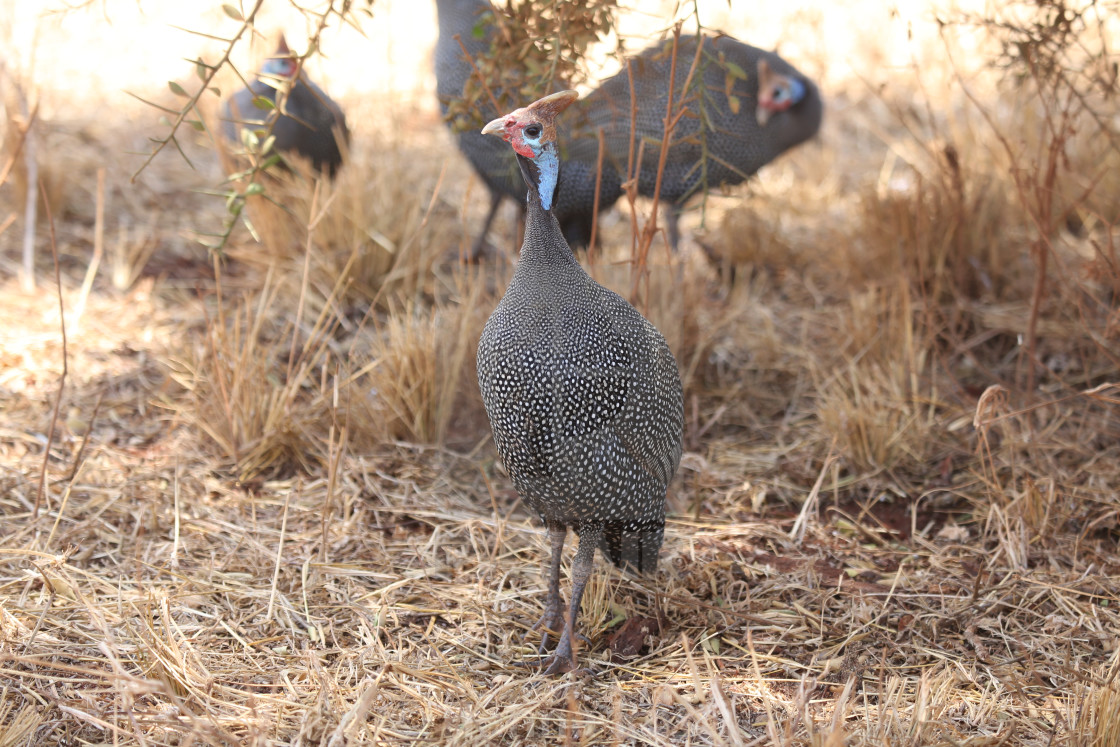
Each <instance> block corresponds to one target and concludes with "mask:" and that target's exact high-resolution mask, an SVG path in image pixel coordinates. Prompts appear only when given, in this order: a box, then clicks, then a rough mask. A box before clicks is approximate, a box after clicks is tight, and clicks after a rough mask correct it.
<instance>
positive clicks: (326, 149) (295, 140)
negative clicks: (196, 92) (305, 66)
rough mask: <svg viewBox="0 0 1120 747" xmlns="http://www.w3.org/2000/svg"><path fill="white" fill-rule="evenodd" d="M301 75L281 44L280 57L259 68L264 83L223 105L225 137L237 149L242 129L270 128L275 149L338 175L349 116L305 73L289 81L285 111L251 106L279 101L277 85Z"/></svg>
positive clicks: (255, 82) (251, 86) (259, 80)
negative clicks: (257, 103)
mask: <svg viewBox="0 0 1120 747" xmlns="http://www.w3.org/2000/svg"><path fill="white" fill-rule="evenodd" d="M296 72H297V66H296V61H295V60H294V59H292V58H291V57H290V52H289V50H288V46H287V44H286V43H285V42H284V40H283V39H281V40H280V47H279V49H277V51H276V54H275V55H274V56H273V57H271V58H269V60H268V61H266V62H265V64H264V66H263V67H262V69H261V73H262V75H263V76H264V79H262V78H261V77H257V78H254V79H253V80H252V81H251V82H250V84H249V86H248V87H247V88H242V89H241V90H239V91H237V92H236V93H234V94H233V95H232V96H230V97H229V98H228V99H227V100H226V101H225V102H224V103H223V104H222V112H221V119H222V133H223V135H224V136H225V138H226V139H227V140H228V141H229V142H230V143H232V144H234V145H235V146H237V145H240V144H241V130H242V129H243V128H246V127H248V128H252V129H258V130H267V131H269V132H270V133H271V135H272V136H273V137H274V138H275V140H274V143H273V147H274V148H275V149H276V150H277V151H279V152H281V153H285V154H289V153H295V154H298V155H300V156H301V157H303V158H306V159H307V160H308V161H310V162H311V165H312V166H313V167H314V168H315V170H316V171H319V172H323V173H326V174H329V175H330V176H334V175H335V173H336V172H337V171H338V168H339V167H340V166H341V165H342V148H341V147H340V146H339V141H340V140H341V141H342V142H343V143H346V142H348V141H349V138H350V131H349V130H348V129H347V127H346V117H345V115H344V114H343V113H342V108H341V107H339V105H338V104H337V103H335V102H334V100H333V99H331V98H330V96H328V95H327V94H326V92H325V91H323V89H322V88H320V87H319V86H317V85H315V83H313V82H312V81H311V79H310V78H308V77H307V74H306V73H304V72H303V71H299V78H298V79H296V80H294V81H293V82H292V83H291V86H290V88H289V90H288V92H287V95H286V96H285V97H284V99H283V104H282V110H280V109H276V108H273V109H262V108H259V107H257V106H256V105H255V104H254V103H253V102H254V100H256V99H257V98H265V99H268V100H269V101H271V102H272V103H273V104H274V105H275V104H276V103H277V101H276V99H277V86H278V85H281V84H282V81H284V80H291V79H292V78H293V77H294V76H295V75H296Z"/></svg>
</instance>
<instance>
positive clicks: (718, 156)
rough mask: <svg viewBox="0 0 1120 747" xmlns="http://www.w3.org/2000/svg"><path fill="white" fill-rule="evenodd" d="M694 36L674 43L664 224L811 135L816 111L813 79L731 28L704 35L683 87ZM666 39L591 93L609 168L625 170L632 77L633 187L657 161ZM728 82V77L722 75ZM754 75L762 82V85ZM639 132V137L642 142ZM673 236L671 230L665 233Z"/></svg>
mask: <svg viewBox="0 0 1120 747" xmlns="http://www.w3.org/2000/svg"><path fill="white" fill-rule="evenodd" d="M699 40H700V37H696V36H692V35H682V36H681V37H680V41H679V43H678V46H677V67H676V75H675V76H674V77H673V97H674V100H680V98H681V96H682V92H683V94H684V105H685V106H686V108H687V109H688V113H687V114H686V115H685V116H683V117H682V118H681V119H680V121H679V123H678V124H677V126H676V128H675V129H674V131H673V140H672V143H671V145H670V149H669V153H668V155H667V158H666V161H665V170H664V173H663V174H662V179H661V199H662V200H663V201H665V202H667V203H668V204H669V205H670V206H671V208H672V209H671V210H670V216H671V217H670V220H671V223H670V227H671V231H674V232H675V218H676V216H677V215H678V214H679V212H680V210H681V209H682V208H683V207H684V204H685V202H686V201H687V200H688V199H689V198H690V197H692V196H693V195H695V194H697V193H699V192H704V191H707V190H709V189H713V188H716V187H720V186H723V185H732V184H739V183H740V182H742V181H744V180H746V179H747V178H749V177H750V176H752V175H753V174H754V173H755V172H757V171H758V170H759V169H760V168H762V167H763V166H765V165H766V164H768V163H770V162H771V161H773V160H774V159H775V158H777V157H778V156H780V155H781V154H782V153H784V152H785V151H787V150H789V149H790V148H793V147H794V146H797V145H800V144H801V143H803V142H805V141H806V140H808V139H809V138H811V137H813V136H814V135H816V133H817V131H818V130H819V129H820V125H821V118H822V116H823V112H824V109H823V103H822V101H821V96H820V91H819V90H818V89H817V86H816V85H815V84H814V83H813V82H812V81H811V80H809V79H808V78H806V77H805V76H803V75H802V74H801V73H799V72H798V71H797V70H796V69H795V68H794V67H793V66H792V65H790V64H789V63H788V62H786V61H785V60H783V59H782V58H781V57H779V56H778V55H776V54H774V53H773V52H767V51H766V50H763V49H759V48H757V47H752V46H750V45H748V44H743V43H742V42H740V41H737V40H735V39H732V38H731V37H727V36H721V37H704V38H703V44H702V46H701V49H700V58H699V63H698V65H699V67H698V70H699V71H700V72H699V79H698V80H694V81H693V83H692V84H691V85H690V86H689V88H688V90H687V91H684V90H683V89H684V87H685V83H686V81H687V79H688V75H689V70H690V68H691V67H692V63H693V59H694V58H695V57H696V52H697V45H698V44H699V43H700V41H699ZM672 47H673V40H672V39H667V40H665V41H662V42H658V43H656V44H653V45H651V46H650V47H648V48H647V49H645V50H644V51H643V52H642V53H641V54H640V55H638V56H637V57H635V58H634V59H633V60H631V63H630V65H631V72H630V73H628V72H627V71H626V70H625V69H623V70H622V71H621V72H619V73H617V74H616V75H614V76H612V77H610V78H608V79H607V80H605V81H603V82H602V83H601V84H600V85H599V87H598V88H597V89H595V90H594V91H593V92H591V94H590V95H588V97H587V100H586V102H585V103H584V106H583V111H584V112H585V115H586V117H587V119H588V120H589V122H588V124H589V126H590V127H591V128H592V129H593V130H595V129H602V130H603V132H604V136H605V139H606V149H607V151H608V152H609V153H610V155H611V159H612V163H613V165H614V167H615V168H617V169H619V170H620V171H621V172H622V173H625V170H626V167H627V163H628V159H629V156H630V143H631V136H630V134H631V133H630V131H631V116H630V87H631V77H633V87H634V96H635V98H636V100H637V102H638V106H637V112H636V114H637V116H636V117H634V122H633V129H634V132H635V137H634V139H633V142H634V151H635V152H634V157H635V158H636V157H637V155H638V152H639V150H640V151H641V155H642V159H641V163H640V168H639V171H638V193H639V194H641V195H644V196H646V197H652V196H653V195H654V192H655V191H656V179H657V164H658V159H659V158H660V154H661V141H662V139H663V138H664V133H665V125H664V119H665V112H666V108H667V103H668V98H669V74H670V70H671V69H672V67H671V66H672ZM729 82H730V83H731V86H730V87H729V86H728V83H729ZM760 84H761V91H760ZM643 141H644V146H642V145H641V144H642V143H643ZM671 239H672V243H673V245H674V246H676V243H677V238H676V235H675V233H674V235H673V236H671Z"/></svg>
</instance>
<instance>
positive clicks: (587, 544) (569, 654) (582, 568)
mask: <svg viewBox="0 0 1120 747" xmlns="http://www.w3.org/2000/svg"><path fill="white" fill-rule="evenodd" d="M602 538H603V528H602V527H587V526H585V527H583V528H582V531H581V532H580V534H579V550H577V551H576V557H575V560H574V561H573V562H572V603H571V605H570V606H569V607H568V613H567V615H565V619H564V632H563V633H562V634H561V635H560V642H559V643H557V644H556V651H555V652H553V654H552V660H551V661H550V662H549V664H548V667H547V668H545V670H544V673H545V674H561V673H563V672H570V671H572V670H573V669H575V667H576V656H575V653H574V652H573V651H572V639H573V638H574V637H575V636H576V619H577V618H578V617H579V603H580V601H581V600H582V599H583V589H584V587H586V586H587V579H589V578H591V568H592V567H593V565H594V561H595V548H596V547H598V546H599V542H600V541H601V540H602Z"/></svg>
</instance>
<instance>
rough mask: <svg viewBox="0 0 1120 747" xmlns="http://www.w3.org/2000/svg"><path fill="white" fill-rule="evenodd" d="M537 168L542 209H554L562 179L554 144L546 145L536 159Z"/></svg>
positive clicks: (538, 191) (538, 190)
mask: <svg viewBox="0 0 1120 747" xmlns="http://www.w3.org/2000/svg"><path fill="white" fill-rule="evenodd" d="M535 163H536V166H537V174H538V176H537V193H538V194H539V195H540V196H541V207H543V208H544V209H545V210H551V209H552V201H553V199H554V198H555V196H556V183H557V181H558V180H559V179H560V157H559V156H557V155H556V148H555V147H554V146H553V145H552V143H548V144H546V145H545V146H544V147H543V148H542V149H541V153H540V155H538V156H537V157H536V159H535Z"/></svg>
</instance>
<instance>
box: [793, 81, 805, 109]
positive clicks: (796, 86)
mask: <svg viewBox="0 0 1120 747" xmlns="http://www.w3.org/2000/svg"><path fill="white" fill-rule="evenodd" d="M803 98H805V84H804V83H802V82H801V81H799V80H798V79H797V78H790V79H789V101H790V104H791V105H792V104H796V103H798V102H799V101H801V99H803Z"/></svg>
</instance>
